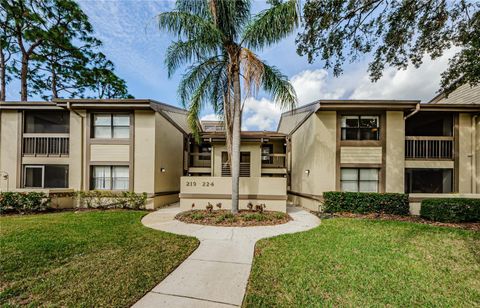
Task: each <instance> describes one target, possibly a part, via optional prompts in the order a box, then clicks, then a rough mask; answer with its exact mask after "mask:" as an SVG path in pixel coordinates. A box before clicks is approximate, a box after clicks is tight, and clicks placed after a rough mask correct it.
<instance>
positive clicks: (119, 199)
mask: <svg viewBox="0 0 480 308" xmlns="http://www.w3.org/2000/svg"><path fill="white" fill-rule="evenodd" d="M77 197H78V199H79V203H78V205H79V207H81V208H89V209H114V208H115V209H133V210H139V209H145V204H146V201H147V193H134V192H129V191H122V192H112V191H99V190H91V191H80V192H78V193H77Z"/></svg>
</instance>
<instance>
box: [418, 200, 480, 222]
mask: <svg viewBox="0 0 480 308" xmlns="http://www.w3.org/2000/svg"><path fill="white" fill-rule="evenodd" d="M420 216H421V217H422V218H425V219H428V220H433V221H441V222H477V221H480V199H466V198H438V199H425V200H423V201H422V206H421V208H420Z"/></svg>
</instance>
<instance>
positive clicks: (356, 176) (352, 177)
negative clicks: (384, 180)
mask: <svg viewBox="0 0 480 308" xmlns="http://www.w3.org/2000/svg"><path fill="white" fill-rule="evenodd" d="M340 182H341V189H342V191H351V192H378V182H379V181H378V169H372V168H368V169H367V168H342V169H341V177H340Z"/></svg>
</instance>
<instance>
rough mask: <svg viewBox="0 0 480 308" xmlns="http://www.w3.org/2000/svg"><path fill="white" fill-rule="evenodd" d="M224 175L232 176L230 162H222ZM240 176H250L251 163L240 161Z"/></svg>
mask: <svg viewBox="0 0 480 308" xmlns="http://www.w3.org/2000/svg"><path fill="white" fill-rule="evenodd" d="M222 176H232V172H231V169H230V164H229V163H222ZM240 176H241V177H250V163H240Z"/></svg>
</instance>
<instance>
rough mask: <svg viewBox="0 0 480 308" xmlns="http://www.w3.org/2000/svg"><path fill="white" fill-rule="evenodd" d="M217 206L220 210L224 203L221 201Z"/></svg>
mask: <svg viewBox="0 0 480 308" xmlns="http://www.w3.org/2000/svg"><path fill="white" fill-rule="evenodd" d="M217 208H218V209H219V210H221V209H222V203H221V202H219V203H217Z"/></svg>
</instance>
